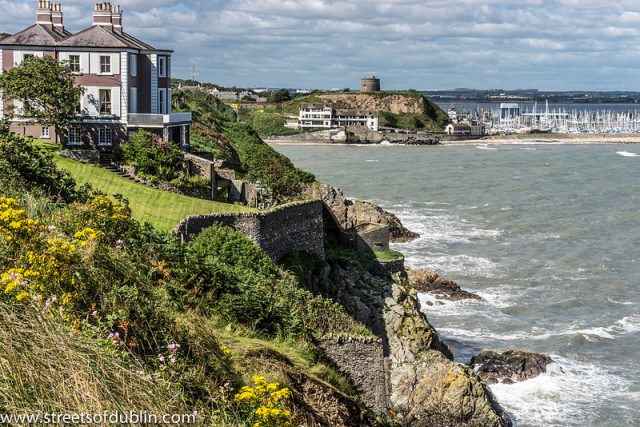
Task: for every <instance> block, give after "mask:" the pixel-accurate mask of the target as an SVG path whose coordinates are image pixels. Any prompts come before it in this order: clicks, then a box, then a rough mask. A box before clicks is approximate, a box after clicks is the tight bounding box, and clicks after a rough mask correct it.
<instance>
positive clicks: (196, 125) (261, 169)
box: [174, 90, 315, 199]
mask: <svg viewBox="0 0 640 427" xmlns="http://www.w3.org/2000/svg"><path fill="white" fill-rule="evenodd" d="M174 103H175V104H176V107H177V108H178V109H184V110H185V111H191V112H192V113H193V127H192V131H191V132H192V133H191V144H192V147H193V149H194V150H195V151H204V152H209V153H213V155H214V156H215V157H216V159H219V160H223V161H224V163H225V165H226V166H227V167H229V168H232V169H235V170H236V171H237V172H239V174H240V175H241V176H243V177H244V178H245V179H247V180H249V181H253V182H260V183H262V184H263V185H265V186H267V187H270V188H271V189H272V190H273V191H274V193H275V194H276V196H279V197H280V198H282V199H286V198H295V197H299V196H300V195H301V194H302V193H303V192H304V190H305V187H306V186H305V184H308V183H312V182H314V181H315V177H314V176H313V175H312V174H310V173H308V172H304V171H302V170H300V169H297V168H296V167H295V166H294V165H293V163H291V161H290V160H289V159H288V158H287V157H286V156H283V155H282V154H280V153H278V152H277V151H276V150H274V149H273V148H271V147H270V146H269V145H267V144H266V143H265V142H264V141H262V139H260V136H259V134H258V133H257V132H256V131H255V130H254V129H253V128H252V127H251V126H250V125H248V124H246V123H239V122H237V117H236V112H235V111H234V110H232V109H231V108H229V107H228V106H226V105H225V104H224V103H223V102H221V101H220V100H219V99H217V98H216V97H214V96H212V95H209V94H207V93H205V92H186V91H179V90H176V92H175V93H174Z"/></svg>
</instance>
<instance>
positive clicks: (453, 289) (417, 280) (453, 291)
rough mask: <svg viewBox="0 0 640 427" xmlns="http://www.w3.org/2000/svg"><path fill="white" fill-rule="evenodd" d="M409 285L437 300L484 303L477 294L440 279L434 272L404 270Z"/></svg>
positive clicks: (450, 281)
mask: <svg viewBox="0 0 640 427" xmlns="http://www.w3.org/2000/svg"><path fill="white" fill-rule="evenodd" d="M405 269H406V271H407V276H408V278H409V283H411V285H413V287H414V288H416V289H417V290H418V291H419V292H426V293H429V294H431V295H433V296H434V297H436V298H438V299H442V300H448V301H461V300H466V299H472V300H476V301H482V302H484V299H483V298H482V297H481V296H480V295H477V294H474V293H471V292H467V291H465V290H463V289H462V288H460V286H459V285H458V284H457V283H456V282H454V281H452V280H446V279H444V278H442V277H441V276H440V275H438V273H436V272H435V271H427V270H422V269H412V268H406V267H405Z"/></svg>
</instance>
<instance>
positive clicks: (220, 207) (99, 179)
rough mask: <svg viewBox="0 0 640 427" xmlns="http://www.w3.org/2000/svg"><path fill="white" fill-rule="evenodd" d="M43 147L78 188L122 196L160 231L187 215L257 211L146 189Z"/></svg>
mask: <svg viewBox="0 0 640 427" xmlns="http://www.w3.org/2000/svg"><path fill="white" fill-rule="evenodd" d="M42 147H43V148H46V149H47V150H48V151H51V152H52V154H54V156H55V160H56V163H57V164H58V166H60V167H61V168H62V169H65V170H67V171H68V172H69V173H71V175H72V176H73V177H74V178H75V180H76V181H77V182H78V185H81V184H84V183H89V184H91V185H92V186H93V187H94V188H95V189H97V190H100V191H102V192H104V193H106V194H109V195H114V194H121V195H122V196H124V197H125V198H127V199H128V200H129V203H130V206H131V210H132V212H133V216H134V218H136V219H137V220H139V221H142V222H150V223H151V224H152V225H153V226H154V227H156V228H158V229H160V230H165V231H170V230H173V228H174V227H175V226H176V225H178V223H179V222H180V221H181V220H182V219H184V218H185V217H186V216H188V215H196V214H207V213H217V212H257V210H256V209H252V208H247V207H245V206H240V205H234V204H231V203H221V202H213V201H209V200H202V199H197V198H194V197H187V196H183V195H181V194H175V193H169V192H167V191H162V190H157V189H155V188H151V187H147V186H145V185H142V184H138V183H136V182H133V181H130V180H128V179H125V178H122V177H120V176H118V175H116V174H114V173H112V172H109V171H108V170H106V169H104V168H102V167H100V166H97V165H88V164H84V163H80V162H76V161H75V160H71V159H67V158H64V157H60V156H59V155H57V149H56V147H54V146H52V145H50V144H43V145H42Z"/></svg>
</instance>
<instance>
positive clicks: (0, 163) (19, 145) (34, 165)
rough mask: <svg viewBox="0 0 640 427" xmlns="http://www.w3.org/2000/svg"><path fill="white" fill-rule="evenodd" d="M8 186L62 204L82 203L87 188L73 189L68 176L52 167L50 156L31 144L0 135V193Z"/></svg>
mask: <svg viewBox="0 0 640 427" xmlns="http://www.w3.org/2000/svg"><path fill="white" fill-rule="evenodd" d="M9 186H13V187H18V188H22V189H25V190H27V191H40V192H42V193H44V194H46V195H47V196H49V197H53V198H56V199H62V200H64V201H66V202H72V201H80V200H86V199H87V198H88V195H89V188H87V187H82V188H76V182H75V180H74V179H73V178H72V177H71V175H70V174H69V173H67V172H65V171H62V170H60V169H58V168H57V167H56V164H55V162H54V161H53V156H51V155H50V154H48V153H47V152H45V151H43V150H41V149H40V148H39V147H37V146H36V145H34V144H33V141H32V140H30V139H28V138H24V137H21V136H17V135H15V134H9V133H4V132H0V190H4V191H7V190H8V187H9Z"/></svg>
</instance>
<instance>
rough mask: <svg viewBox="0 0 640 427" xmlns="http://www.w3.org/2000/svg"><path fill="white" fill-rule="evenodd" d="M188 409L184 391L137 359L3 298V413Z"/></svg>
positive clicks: (0, 400) (0, 390)
mask: <svg viewBox="0 0 640 427" xmlns="http://www.w3.org/2000/svg"><path fill="white" fill-rule="evenodd" d="M105 410H106V411H116V410H117V411H122V412H126V411H148V412H149V413H156V414H163V413H186V412H187V411H186V410H185V408H184V407H183V405H182V403H181V401H180V393H179V392H177V391H176V390H172V388H171V386H169V385H168V384H167V383H165V382H163V381H161V380H158V379H155V378H154V377H152V376H150V375H149V374H147V373H145V371H144V368H143V367H142V365H141V364H138V363H136V361H135V360H133V361H132V360H127V361H126V362H125V361H124V360H120V359H118V358H116V357H113V356H111V355H108V354H106V353H105V350H103V349H102V348H101V347H100V346H98V345H97V344H96V343H95V341H93V340H89V339H85V338H83V337H82V336H80V335H78V334H76V333H75V332H73V331H71V330H70V329H69V328H68V327H66V326H64V325H63V324H61V323H59V322H57V321H56V320H54V319H52V318H51V316H49V315H42V314H41V313H40V312H38V311H37V310H35V309H33V308H26V307H25V306H24V305H20V306H12V305H8V304H5V303H0V412H4V413H7V414H32V413H38V412H40V413H78V414H81V413H101V412H103V411H105Z"/></svg>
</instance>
